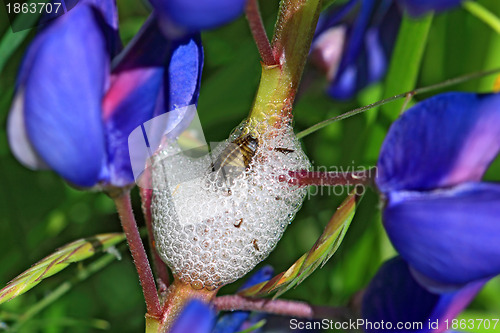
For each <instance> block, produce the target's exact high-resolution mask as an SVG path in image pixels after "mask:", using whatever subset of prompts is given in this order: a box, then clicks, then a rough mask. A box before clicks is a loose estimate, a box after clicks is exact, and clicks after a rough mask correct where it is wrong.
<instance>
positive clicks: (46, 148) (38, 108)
mask: <svg viewBox="0 0 500 333" xmlns="http://www.w3.org/2000/svg"><path fill="white" fill-rule="evenodd" d="M33 47H34V48H35V49H34V51H32V52H31V50H30V51H29V52H28V58H29V59H28V60H29V61H30V63H25V64H24V65H23V66H26V67H25V69H23V70H21V74H20V78H21V81H20V88H19V89H20V90H24V108H25V109H24V116H25V125H26V131H27V134H28V137H29V139H30V142H31V143H32V145H33V147H34V149H35V150H36V152H37V153H38V154H39V156H40V157H41V158H42V159H43V160H44V161H45V162H46V163H47V164H48V165H49V167H51V168H52V169H54V170H55V171H56V172H58V173H59V174H60V175H61V176H62V177H63V178H65V179H66V180H67V181H69V182H71V183H73V184H75V185H77V186H83V187H87V186H92V185H94V184H95V183H96V182H98V181H99V180H100V174H101V171H102V165H103V162H104V155H105V151H104V134H103V127H102V121H101V105H100V104H101V100H102V96H103V91H104V85H105V82H106V80H107V75H106V73H107V72H108V71H109V64H108V62H109V60H108V59H109V54H108V51H107V50H108V49H107V44H106V40H105V36H104V35H103V32H102V26H101V25H100V19H99V14H98V13H97V11H96V10H95V9H94V8H93V7H90V6H87V5H82V6H78V7H77V8H75V9H74V10H72V11H71V12H69V13H67V14H65V15H63V16H61V17H60V18H58V19H57V20H56V21H54V23H53V24H51V25H50V26H49V27H47V28H46V29H45V30H43V31H42V32H41V33H40V34H39V35H38V36H37V37H36V39H35V41H34V44H33Z"/></svg>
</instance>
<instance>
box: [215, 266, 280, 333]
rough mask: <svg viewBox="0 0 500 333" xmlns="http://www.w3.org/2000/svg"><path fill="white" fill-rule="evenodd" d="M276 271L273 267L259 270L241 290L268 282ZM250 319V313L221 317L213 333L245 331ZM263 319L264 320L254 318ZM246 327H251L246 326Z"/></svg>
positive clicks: (236, 313) (241, 312) (237, 313)
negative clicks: (246, 323)
mask: <svg viewBox="0 0 500 333" xmlns="http://www.w3.org/2000/svg"><path fill="white" fill-rule="evenodd" d="M273 274H274V269H273V268H272V267H271V266H264V267H262V268H261V269H259V270H258V271H257V272H255V274H253V275H252V276H251V277H250V278H249V279H248V280H247V281H245V283H244V284H243V285H242V286H241V288H240V290H243V289H246V288H250V287H251V286H253V285H256V284H259V283H261V282H264V281H267V280H269V279H271V278H272V277H273ZM249 318H250V311H233V312H230V313H226V314H224V315H222V316H220V318H219V320H217V324H216V326H215V328H214V330H213V332H212V333H233V332H238V331H241V330H243V329H245V327H243V326H244V324H245V322H246V321H247V319H249ZM254 319H258V320H260V319H262V318H254ZM258 320H253V321H252V322H257V321H258ZM246 326H251V323H250V325H246Z"/></svg>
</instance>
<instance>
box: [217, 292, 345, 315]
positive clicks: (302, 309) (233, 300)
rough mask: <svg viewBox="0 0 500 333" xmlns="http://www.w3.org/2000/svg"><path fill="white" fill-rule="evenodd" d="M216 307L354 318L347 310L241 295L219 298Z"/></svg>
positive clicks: (278, 313)
mask: <svg viewBox="0 0 500 333" xmlns="http://www.w3.org/2000/svg"><path fill="white" fill-rule="evenodd" d="M214 305H215V307H216V309H217V310H218V311H235V310H244V311H258V312H266V313H273V314H277V315H284V316H291V317H297V318H307V319H324V318H328V319H335V320H338V321H345V320H349V319H350V318H353V314H352V313H351V311H349V310H348V309H347V308H335V307H329V306H316V305H310V304H307V303H304V302H299V301H288V300H281V299H276V300H270V299H260V298H247V297H243V296H239V295H228V296H219V297H217V298H215V300H214Z"/></svg>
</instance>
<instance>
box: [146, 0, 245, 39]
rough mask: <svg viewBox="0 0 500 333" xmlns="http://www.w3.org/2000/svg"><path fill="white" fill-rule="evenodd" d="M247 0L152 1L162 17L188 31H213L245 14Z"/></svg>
mask: <svg viewBox="0 0 500 333" xmlns="http://www.w3.org/2000/svg"><path fill="white" fill-rule="evenodd" d="M245 3H246V0H203V1H200V0H151V4H152V5H153V7H154V8H155V9H156V10H157V11H158V12H159V13H160V15H161V16H165V17H168V18H169V19H170V20H172V21H173V22H174V23H175V24H176V25H178V26H180V27H182V28H184V29H186V30H188V31H199V30H203V29H211V28H215V27H218V26H220V25H223V24H225V23H228V22H230V21H232V20H234V19H236V18H237V17H238V16H240V15H241V14H242V13H243V10H244V8H245Z"/></svg>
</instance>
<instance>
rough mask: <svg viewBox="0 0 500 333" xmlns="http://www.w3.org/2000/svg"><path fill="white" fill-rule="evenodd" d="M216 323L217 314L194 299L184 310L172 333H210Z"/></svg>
mask: <svg viewBox="0 0 500 333" xmlns="http://www.w3.org/2000/svg"><path fill="white" fill-rule="evenodd" d="M214 323H215V312H214V311H213V310H212V309H211V308H210V307H209V306H208V305H207V304H205V303H203V302H201V301H199V300H196V299H193V300H191V301H190V302H189V303H188V304H187V305H186V306H185V307H184V309H183V310H182V312H181V314H180V315H179V318H177V320H176V321H175V323H174V324H173V326H172V329H171V330H170V331H169V332H170V333H209V332H211V330H212V327H213V326H214Z"/></svg>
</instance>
